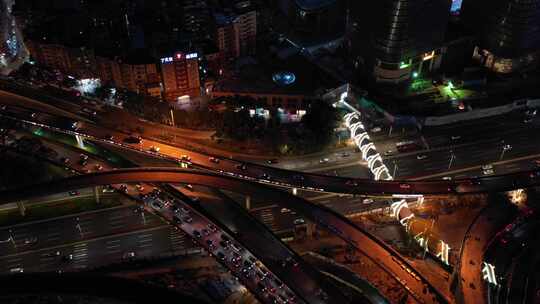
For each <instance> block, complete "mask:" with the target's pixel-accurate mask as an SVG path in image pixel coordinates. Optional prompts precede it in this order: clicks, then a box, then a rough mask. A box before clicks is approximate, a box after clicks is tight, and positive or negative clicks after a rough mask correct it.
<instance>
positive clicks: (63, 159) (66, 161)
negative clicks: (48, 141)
mask: <svg viewBox="0 0 540 304" xmlns="http://www.w3.org/2000/svg"><path fill="white" fill-rule="evenodd" d="M60 161H61V162H63V163H64V164H69V162H70V159H69V157H62V158H60Z"/></svg>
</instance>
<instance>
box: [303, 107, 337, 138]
mask: <svg viewBox="0 0 540 304" xmlns="http://www.w3.org/2000/svg"><path fill="white" fill-rule="evenodd" d="M338 121H339V115H338V112H337V110H336V108H334V107H332V106H331V105H330V104H328V103H326V102H324V101H322V100H315V101H313V102H312V103H311V105H310V107H309V109H308V111H307V113H306V115H304V116H303V117H302V124H303V125H304V127H305V128H306V131H307V139H309V140H310V141H311V142H312V143H313V144H315V145H317V146H318V147H322V146H325V145H327V144H328V143H329V142H330V141H331V140H332V138H333V135H334V129H335V128H336V127H337V125H338Z"/></svg>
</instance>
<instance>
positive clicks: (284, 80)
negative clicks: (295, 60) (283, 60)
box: [272, 72, 296, 86]
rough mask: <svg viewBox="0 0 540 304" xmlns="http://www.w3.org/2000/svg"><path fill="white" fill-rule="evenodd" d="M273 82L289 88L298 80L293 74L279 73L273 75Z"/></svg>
mask: <svg viewBox="0 0 540 304" xmlns="http://www.w3.org/2000/svg"><path fill="white" fill-rule="evenodd" d="M272 80H273V81H274V82H275V83H276V84H278V85H281V86H287V85H290V84H292V83H293V82H294V81H295V80H296V76H295V75H294V73H291V72H277V73H274V75H272Z"/></svg>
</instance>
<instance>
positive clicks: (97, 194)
mask: <svg viewBox="0 0 540 304" xmlns="http://www.w3.org/2000/svg"><path fill="white" fill-rule="evenodd" d="M100 192H101V187H100V186H94V199H95V200H96V204H99V203H100V197H99V193H100Z"/></svg>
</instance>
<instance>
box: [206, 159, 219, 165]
mask: <svg viewBox="0 0 540 304" xmlns="http://www.w3.org/2000/svg"><path fill="white" fill-rule="evenodd" d="M208 161H209V162H211V163H214V164H219V158H215V157H209V158H208Z"/></svg>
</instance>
